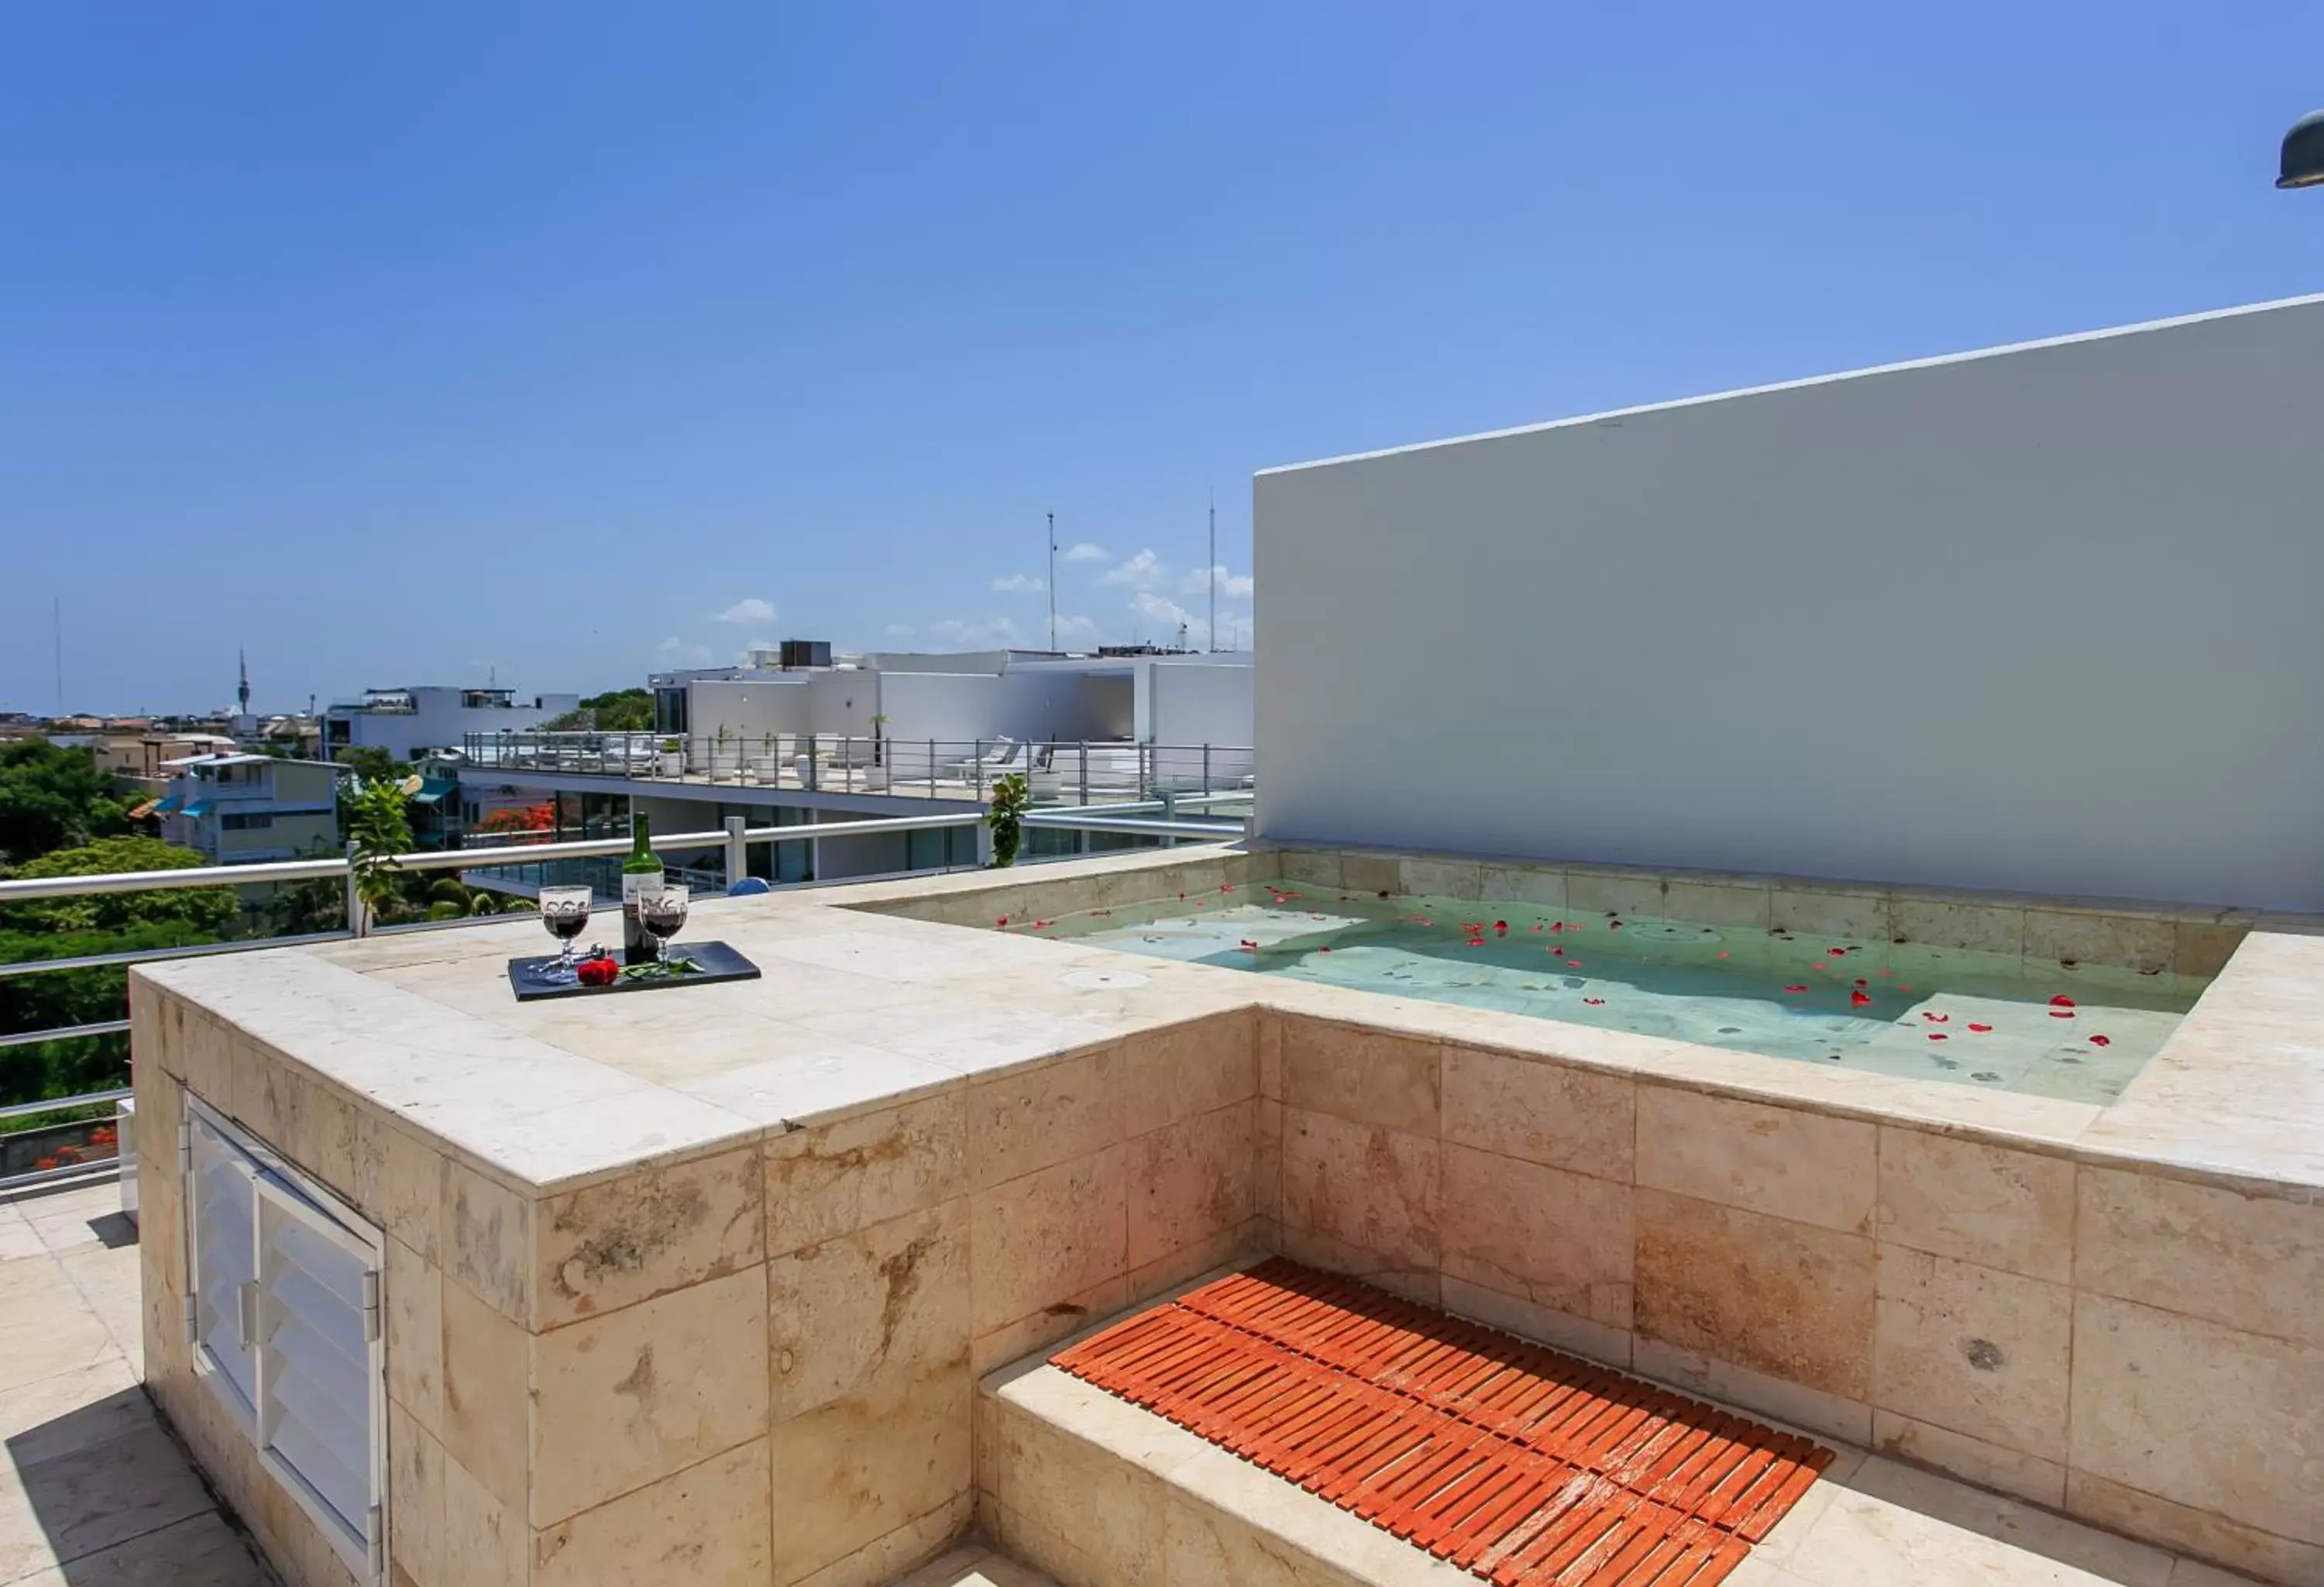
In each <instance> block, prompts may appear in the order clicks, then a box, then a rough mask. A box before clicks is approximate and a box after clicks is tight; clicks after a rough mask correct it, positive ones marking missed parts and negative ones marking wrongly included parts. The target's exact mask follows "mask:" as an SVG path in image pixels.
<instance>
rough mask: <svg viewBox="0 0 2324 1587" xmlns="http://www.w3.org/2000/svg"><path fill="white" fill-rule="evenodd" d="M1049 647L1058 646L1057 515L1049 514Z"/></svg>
mask: <svg viewBox="0 0 2324 1587" xmlns="http://www.w3.org/2000/svg"><path fill="white" fill-rule="evenodd" d="M1049 648H1050V649H1051V650H1056V648H1057V515H1056V513H1054V512H1052V513H1050V514H1049Z"/></svg>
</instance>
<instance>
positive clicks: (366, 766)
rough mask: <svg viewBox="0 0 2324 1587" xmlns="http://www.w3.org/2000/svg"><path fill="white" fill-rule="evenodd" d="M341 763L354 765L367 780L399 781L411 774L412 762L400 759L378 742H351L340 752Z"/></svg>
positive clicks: (356, 773) (357, 774)
mask: <svg viewBox="0 0 2324 1587" xmlns="http://www.w3.org/2000/svg"><path fill="white" fill-rule="evenodd" d="M338 760H339V764H340V765H342V766H352V767H354V768H355V775H356V776H357V777H360V778H362V779H363V780H364V781H365V782H397V781H401V780H402V779H404V778H406V777H409V776H410V775H411V762H410V761H399V760H397V759H396V758H395V757H394V756H393V755H392V754H390V753H389V752H387V751H385V750H383V749H381V748H380V747H379V746H378V745H377V744H349V745H348V746H347V747H346V749H343V750H341V751H340V752H339V756H338Z"/></svg>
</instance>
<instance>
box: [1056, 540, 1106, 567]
mask: <svg viewBox="0 0 2324 1587" xmlns="http://www.w3.org/2000/svg"><path fill="white" fill-rule="evenodd" d="M1065 560H1066V561H1068V562H1111V561H1112V560H1113V553H1112V552H1111V551H1109V550H1107V549H1105V548H1104V547H1103V546H1093V545H1092V544H1090V543H1089V541H1087V540H1083V541H1081V542H1080V543H1079V544H1077V545H1072V546H1068V547H1066V548H1065Z"/></svg>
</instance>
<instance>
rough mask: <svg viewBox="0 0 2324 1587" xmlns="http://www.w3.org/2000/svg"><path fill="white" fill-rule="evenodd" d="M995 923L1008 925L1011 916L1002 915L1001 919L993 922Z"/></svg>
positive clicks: (996, 924)
mask: <svg viewBox="0 0 2324 1587" xmlns="http://www.w3.org/2000/svg"><path fill="white" fill-rule="evenodd" d="M993 924H994V925H995V926H1006V925H1008V924H1009V917H1008V916H1006V915H1003V916H1001V918H1000V919H998V920H995V921H994V922H993Z"/></svg>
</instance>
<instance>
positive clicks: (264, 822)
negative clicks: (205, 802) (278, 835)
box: [218, 811, 274, 832]
mask: <svg viewBox="0 0 2324 1587" xmlns="http://www.w3.org/2000/svg"><path fill="white" fill-rule="evenodd" d="M218 825H219V826H223V827H225V828H226V830H227V831H228V832H264V831H265V830H266V829H267V828H269V827H271V826H273V825H274V817H272V816H269V815H266V814H263V812H258V811H251V812H248V813H245V814H243V815H238V816H221V817H218Z"/></svg>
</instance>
